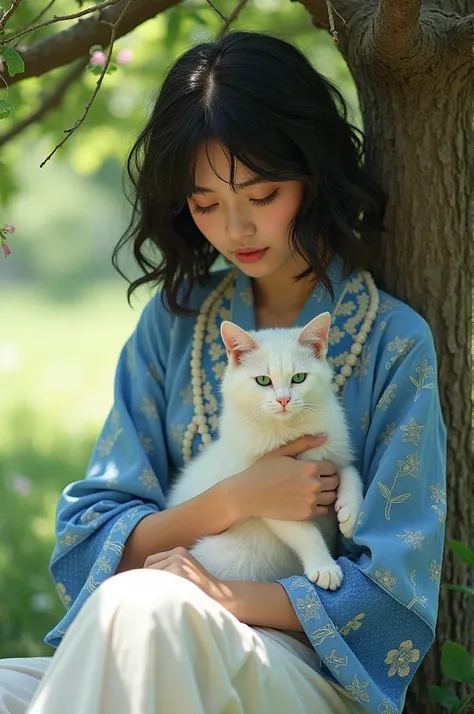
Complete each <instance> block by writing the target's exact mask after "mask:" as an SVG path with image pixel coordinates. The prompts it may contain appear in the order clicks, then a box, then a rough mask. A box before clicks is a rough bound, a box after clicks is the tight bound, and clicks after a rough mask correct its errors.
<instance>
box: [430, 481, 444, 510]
mask: <svg viewBox="0 0 474 714" xmlns="http://www.w3.org/2000/svg"><path fill="white" fill-rule="evenodd" d="M430 491H431V500H432V501H434V502H435V503H441V504H443V506H445V505H446V491H445V490H444V488H443V485H442V484H440V483H435V484H434V485H432V486H430Z"/></svg>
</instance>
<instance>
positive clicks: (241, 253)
mask: <svg viewBox="0 0 474 714" xmlns="http://www.w3.org/2000/svg"><path fill="white" fill-rule="evenodd" d="M267 250H268V248H239V250H236V251H235V256H236V258H237V260H239V261H240V262H241V263H255V262H257V261H258V260H260V259H261V258H263V256H264V255H265V254H266V252H267Z"/></svg>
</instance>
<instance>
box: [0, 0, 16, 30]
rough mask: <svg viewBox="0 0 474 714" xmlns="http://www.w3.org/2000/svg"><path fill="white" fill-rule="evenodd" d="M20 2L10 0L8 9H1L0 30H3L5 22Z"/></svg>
mask: <svg viewBox="0 0 474 714" xmlns="http://www.w3.org/2000/svg"><path fill="white" fill-rule="evenodd" d="M20 3H21V0H12V4H11V7H10V9H9V10H5V11H3V10H2V14H1V15H0V32H1V31H2V30H3V28H4V27H5V25H6V24H7V22H8V20H9V19H10V18H11V16H12V15H13V13H14V12H15V10H17V9H18V5H19V4H20Z"/></svg>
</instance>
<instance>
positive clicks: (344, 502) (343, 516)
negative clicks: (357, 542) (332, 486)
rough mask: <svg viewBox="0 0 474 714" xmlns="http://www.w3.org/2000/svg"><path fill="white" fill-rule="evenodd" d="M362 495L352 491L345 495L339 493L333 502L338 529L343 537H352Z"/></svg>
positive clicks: (360, 506)
mask: <svg viewBox="0 0 474 714" xmlns="http://www.w3.org/2000/svg"><path fill="white" fill-rule="evenodd" d="M362 501H363V497H362V496H359V495H357V494H354V493H348V494H347V495H346V496H344V495H342V494H341V495H340V496H338V499H337V501H336V503H335V504H334V510H335V511H336V513H337V520H338V521H339V530H340V531H341V533H342V535H343V536H344V537H345V538H352V535H353V533H354V528H355V527H356V523H357V519H358V518H359V513H360V509H361V508H362Z"/></svg>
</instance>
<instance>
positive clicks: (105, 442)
mask: <svg viewBox="0 0 474 714" xmlns="http://www.w3.org/2000/svg"><path fill="white" fill-rule="evenodd" d="M119 421H120V414H119V413H118V411H117V409H115V408H114V409H112V411H111V413H110V423H111V424H112V434H109V436H107V437H105V438H104V439H100V440H99V443H98V444H97V452H98V454H99V456H101V457H102V458H104V457H105V456H110V454H111V452H112V449H113V448H114V446H115V444H116V443H117V439H118V438H119V436H120V434H122V433H123V429H121V428H120V426H119Z"/></svg>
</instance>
